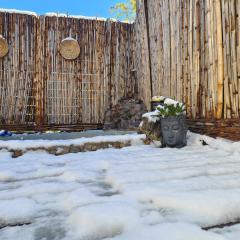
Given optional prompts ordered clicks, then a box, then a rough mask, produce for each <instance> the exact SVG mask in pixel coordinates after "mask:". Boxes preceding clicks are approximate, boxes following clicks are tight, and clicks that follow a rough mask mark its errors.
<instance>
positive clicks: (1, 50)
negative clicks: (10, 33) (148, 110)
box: [0, 36, 8, 58]
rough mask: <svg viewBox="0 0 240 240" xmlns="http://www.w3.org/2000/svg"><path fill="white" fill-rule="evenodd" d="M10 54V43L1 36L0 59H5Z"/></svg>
mask: <svg viewBox="0 0 240 240" xmlns="http://www.w3.org/2000/svg"><path fill="white" fill-rule="evenodd" d="M7 53H8V43H7V41H6V39H5V38H4V37H2V36H0V58H3V57H4V56H6V55H7Z"/></svg>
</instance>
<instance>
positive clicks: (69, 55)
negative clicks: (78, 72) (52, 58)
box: [59, 38, 80, 60]
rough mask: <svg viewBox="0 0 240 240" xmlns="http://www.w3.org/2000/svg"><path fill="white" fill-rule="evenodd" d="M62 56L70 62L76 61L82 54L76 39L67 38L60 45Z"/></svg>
mask: <svg viewBox="0 0 240 240" xmlns="http://www.w3.org/2000/svg"><path fill="white" fill-rule="evenodd" d="M59 50H60V54H61V55H62V57H64V58H65V59H68V60H74V59H76V58H77V57H78V56H79V54H80V47H79V44H78V42H77V40H76V39H73V38H65V39H63V40H62V42H61V44H60V49H59Z"/></svg>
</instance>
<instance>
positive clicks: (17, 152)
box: [12, 149, 23, 158]
mask: <svg viewBox="0 0 240 240" xmlns="http://www.w3.org/2000/svg"><path fill="white" fill-rule="evenodd" d="M22 155H23V151H22V150H18V149H16V150H12V158H17V157H21V156H22Z"/></svg>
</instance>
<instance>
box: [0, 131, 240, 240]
mask: <svg viewBox="0 0 240 240" xmlns="http://www.w3.org/2000/svg"><path fill="white" fill-rule="evenodd" d="M202 139H203V140H204V141H206V142H207V143H209V145H208V146H203V145H202V144H201V140H202ZM19 144H20V141H19ZM239 145H240V143H232V142H229V141H226V140H221V139H218V140H214V139H211V138H209V137H205V136H200V135H196V134H189V137H188V146H187V147H185V148H183V149H169V148H164V149H161V148H156V147H155V146H154V145H149V146H147V145H142V144H140V142H139V143H138V144H137V145H135V146H131V147H126V148H123V149H106V150H99V151H96V152H85V153H76V154H67V155H62V156H54V155H49V154H47V153H45V152H37V153H36V152H28V153H26V154H25V155H23V156H21V157H19V158H16V159H12V158H11V154H10V153H9V152H7V151H4V150H2V151H0V228H1V227H3V228H1V229H0V239H1V240H12V239H17V240H50V239H51V240H101V239H105V240H112V239H113V240H146V239H149V240H159V239H161V240H237V239H240V224H237V225H234V226H231V227H225V228H223V229H217V228H215V229H213V230H210V231H204V230H202V229H201V227H206V226H212V225H217V224H221V223H226V222H232V221H234V220H236V219H238V218H240V208H239V205H240V181H239V178H240V152H239V151H240V150H239V149H240V148H239ZM23 223H25V225H23V226H15V227H14V226H10V227H4V226H6V225H17V224H23Z"/></svg>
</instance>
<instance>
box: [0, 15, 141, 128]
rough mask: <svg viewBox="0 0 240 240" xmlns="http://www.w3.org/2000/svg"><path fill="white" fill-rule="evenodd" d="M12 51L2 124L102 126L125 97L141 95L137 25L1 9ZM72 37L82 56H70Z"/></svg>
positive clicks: (4, 75)
mask: <svg viewBox="0 0 240 240" xmlns="http://www.w3.org/2000/svg"><path fill="white" fill-rule="evenodd" d="M0 34H2V35H3V37H5V38H6V39H7V41H8V44H9V53H8V55H7V56H6V57H4V58H2V59H0V94H1V95H0V124H1V125H12V126H14V125H15V126H16V124H19V125H25V126H31V125H32V126H35V127H36V128H37V127H38V126H43V127H47V126H50V125H51V126H53V125H62V124H66V125H75V124H76V125H77V124H79V125H81V124H97V123H102V122H103V120H104V113H105V111H106V110H107V109H108V108H110V107H111V106H112V105H114V104H116V103H117V102H118V100H119V99H121V98H123V97H136V98H138V82H137V79H136V71H135V70H136V69H135V58H134V52H135V29H134V25H133V24H127V23H121V22H112V21H110V20H106V21H104V20H94V19H82V18H71V17H57V16H35V15H28V14H24V13H21V14H20V13H8V12H1V11H0ZM69 36H71V37H72V38H74V39H76V40H77V41H78V43H79V45H80V49H81V52H80V55H79V57H78V58H77V59H75V60H66V59H64V58H63V57H62V56H61V55H60V53H59V45H60V43H61V41H62V40H63V39H65V38H67V37H69Z"/></svg>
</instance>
